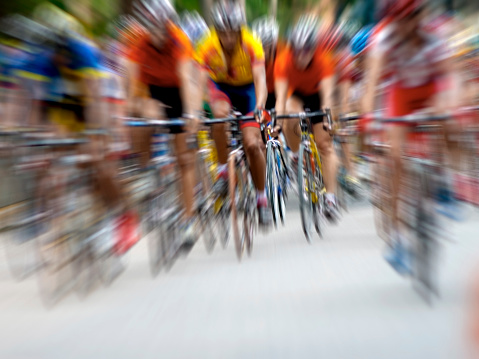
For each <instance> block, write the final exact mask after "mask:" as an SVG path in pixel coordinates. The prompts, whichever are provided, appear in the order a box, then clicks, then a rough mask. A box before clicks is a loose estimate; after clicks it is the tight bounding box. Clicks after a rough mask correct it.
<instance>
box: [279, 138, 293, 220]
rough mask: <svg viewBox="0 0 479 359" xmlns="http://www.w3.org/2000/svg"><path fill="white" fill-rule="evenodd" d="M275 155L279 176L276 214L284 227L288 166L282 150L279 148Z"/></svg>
mask: <svg viewBox="0 0 479 359" xmlns="http://www.w3.org/2000/svg"><path fill="white" fill-rule="evenodd" d="M276 154H277V163H278V174H279V176H278V178H279V188H278V212H279V217H280V219H281V223H282V224H283V225H284V220H285V217H286V199H287V198H288V179H289V177H290V175H289V174H288V166H287V164H286V160H285V156H284V151H283V148H282V147H279V148H278V149H277V150H276Z"/></svg>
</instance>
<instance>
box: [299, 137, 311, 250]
mask: <svg viewBox="0 0 479 359" xmlns="http://www.w3.org/2000/svg"><path fill="white" fill-rule="evenodd" d="M311 156H312V153H311V151H310V150H309V149H308V148H306V146H305V145H304V144H303V143H301V145H300V147H299V158H298V159H299V160H298V194H299V211H300V213H301V224H302V226H303V232H304V235H305V236H306V240H307V241H308V242H311V224H312V223H313V202H312V198H311V186H312V177H313V176H312V173H311V172H312V171H311Z"/></svg>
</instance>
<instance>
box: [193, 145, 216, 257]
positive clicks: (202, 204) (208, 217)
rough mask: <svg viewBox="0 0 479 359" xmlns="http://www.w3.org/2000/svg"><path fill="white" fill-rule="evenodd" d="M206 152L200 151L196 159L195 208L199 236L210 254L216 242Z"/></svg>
mask: <svg viewBox="0 0 479 359" xmlns="http://www.w3.org/2000/svg"><path fill="white" fill-rule="evenodd" d="M206 156H207V153H206V151H200V152H198V154H197V157H196V173H197V179H198V180H199V184H198V191H197V200H196V202H197V208H198V216H199V221H200V224H201V232H202V233H201V235H202V237H203V242H204V244H205V248H206V251H207V252H208V253H211V252H212V251H213V249H214V247H215V244H216V240H217V235H218V231H217V227H218V226H217V218H216V217H215V215H214V208H213V206H212V204H211V200H210V199H209V196H210V195H211V185H210V183H209V180H208V179H209V174H208V166H207V163H206Z"/></svg>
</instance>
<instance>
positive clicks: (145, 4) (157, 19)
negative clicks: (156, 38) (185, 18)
mask: <svg viewBox="0 0 479 359" xmlns="http://www.w3.org/2000/svg"><path fill="white" fill-rule="evenodd" d="M133 13H134V15H135V17H136V18H137V19H138V21H139V22H140V23H141V24H142V25H143V26H144V27H145V28H147V29H149V30H154V29H157V28H158V27H163V26H164V25H165V24H166V23H167V22H168V21H169V20H176V17H177V15H176V11H175V8H174V7H173V5H171V3H170V2H169V0H138V1H136V2H135V3H134V4H133Z"/></svg>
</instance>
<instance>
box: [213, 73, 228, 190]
mask: <svg viewBox="0 0 479 359" xmlns="http://www.w3.org/2000/svg"><path fill="white" fill-rule="evenodd" d="M208 94H209V98H210V105H211V111H212V112H213V117H215V118H225V117H228V116H229V115H230V114H231V101H230V99H229V97H228V96H227V95H226V94H225V93H224V92H222V91H221V90H220V89H219V88H218V87H217V86H216V84H215V83H214V82H213V81H211V80H210V81H209V83H208ZM227 126H228V125H227V124H226V123H218V124H215V125H213V126H211V137H212V138H213V141H214V143H215V147H216V153H217V156H218V162H219V164H218V180H219V181H218V182H217V184H216V186H217V187H216V189H217V190H218V191H222V190H223V189H224V188H225V186H226V183H227V178H228V169H227V165H226V163H227V161H228V154H229V150H228V137H227V135H226V130H227Z"/></svg>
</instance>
